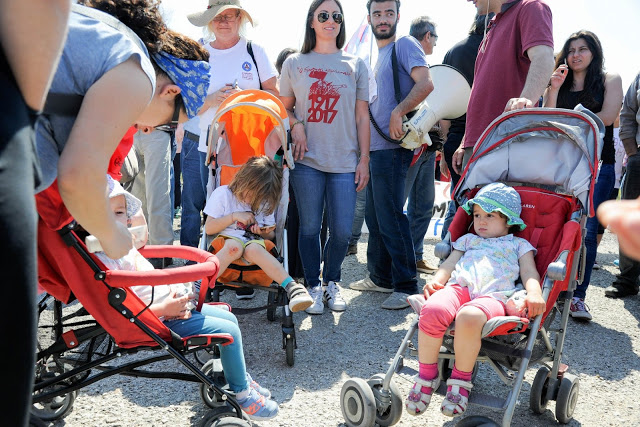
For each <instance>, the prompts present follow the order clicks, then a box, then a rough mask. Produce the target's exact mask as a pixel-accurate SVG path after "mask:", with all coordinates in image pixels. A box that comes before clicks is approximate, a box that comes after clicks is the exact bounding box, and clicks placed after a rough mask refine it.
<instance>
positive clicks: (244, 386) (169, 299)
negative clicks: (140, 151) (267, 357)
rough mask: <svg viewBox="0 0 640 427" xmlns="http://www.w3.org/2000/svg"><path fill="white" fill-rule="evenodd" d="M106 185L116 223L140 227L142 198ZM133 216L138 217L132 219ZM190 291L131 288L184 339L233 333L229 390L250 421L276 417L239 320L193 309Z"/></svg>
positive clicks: (125, 266) (131, 264)
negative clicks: (249, 364) (248, 358)
mask: <svg viewBox="0 0 640 427" xmlns="http://www.w3.org/2000/svg"><path fill="white" fill-rule="evenodd" d="M107 182H108V188H109V206H110V209H111V211H112V212H113V214H114V216H115V218H116V221H118V222H120V223H121V224H123V225H124V226H131V225H136V224H135V221H136V219H137V220H138V221H139V220H142V221H144V217H142V216H141V215H139V212H140V207H141V206H142V203H141V202H140V200H138V199H137V198H136V197H135V196H133V195H132V194H131V193H129V192H127V191H125V190H124V189H123V188H122V186H121V185H120V184H119V183H118V182H117V181H115V180H114V179H112V178H111V177H110V176H107ZM132 218H134V220H133V221H132ZM132 222H133V224H132ZM143 223H144V222H143ZM140 243H141V244H139V245H137V246H142V245H144V243H145V242H140ZM96 256H97V257H98V258H99V259H100V261H102V262H103V263H104V264H105V266H106V267H107V268H109V269H117V270H131V271H145V270H153V266H152V265H151V263H150V262H149V261H147V260H146V259H145V258H144V257H143V256H142V255H141V254H140V252H138V250H137V249H136V248H133V249H131V251H130V252H129V253H128V254H127V255H125V256H124V257H122V258H119V259H117V260H114V259H111V258H109V257H107V255H105V254H104V252H97V253H96ZM186 289H188V286H186V285H160V286H153V287H152V286H133V287H131V290H132V291H133V292H135V293H136V295H137V296H138V297H139V298H140V299H141V300H142V301H143V302H145V303H146V304H149V303H152V304H151V306H150V310H151V311H153V313H154V314H155V315H156V316H158V317H159V318H160V319H161V320H163V321H164V323H165V324H166V325H167V327H168V328H169V329H171V330H172V331H174V332H175V333H177V334H178V335H180V336H183V337H187V336H191V335H198V334H219V333H227V334H230V335H232V336H233V343H231V344H229V345H226V346H220V361H221V362H222V367H223V370H224V376H225V378H226V379H227V382H228V383H229V388H230V389H231V390H232V391H233V392H234V393H235V394H236V399H237V401H238V404H239V405H240V407H241V408H242V410H243V411H244V412H245V413H246V414H247V416H248V417H249V418H251V419H259V420H266V419H271V418H273V417H275V416H276V415H278V404H277V403H276V402H275V401H273V400H271V392H270V391H269V390H267V389H266V388H264V387H261V386H260V385H259V384H258V383H257V382H256V381H254V380H253V379H252V378H251V376H250V375H249V373H248V372H247V371H246V366H245V361H244V351H243V348H242V334H241V332H240V328H239V327H238V321H237V319H236V317H235V316H234V315H233V314H232V313H231V312H229V311H226V310H223V309H220V308H218V307H216V306H215V305H208V304H204V305H203V306H202V309H201V311H196V310H193V307H194V305H191V304H192V302H191V300H192V298H193V296H192V295H189V294H188V293H187V292H185V291H186Z"/></svg>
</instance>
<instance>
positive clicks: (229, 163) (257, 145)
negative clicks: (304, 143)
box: [200, 90, 297, 366]
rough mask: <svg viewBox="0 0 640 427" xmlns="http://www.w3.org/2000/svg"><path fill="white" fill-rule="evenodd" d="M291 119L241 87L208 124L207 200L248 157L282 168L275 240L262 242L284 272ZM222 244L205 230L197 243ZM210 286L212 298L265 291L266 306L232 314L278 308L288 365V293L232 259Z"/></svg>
mask: <svg viewBox="0 0 640 427" xmlns="http://www.w3.org/2000/svg"><path fill="white" fill-rule="evenodd" d="M290 143H291V141H290V135H289V117H288V114H287V110H286V109H285V108H284V105H282V102H280V100H279V99H278V98H277V97H275V96H273V95H271V94H270V93H268V92H265V91H262V90H243V91H240V92H237V93H235V94H233V95H231V96H230V97H229V98H227V99H226V100H225V101H224V102H223V103H222V104H221V105H220V107H219V109H218V112H217V113H216V116H215V117H214V118H213V121H212V124H211V126H210V127H209V134H208V137H207V147H208V154H207V161H208V165H209V169H210V171H211V176H210V177H209V181H208V185H207V199H208V198H209V196H210V195H211V193H212V192H213V190H214V189H215V188H217V187H219V186H221V185H227V184H229V183H230V182H231V179H232V178H233V177H234V176H235V173H236V172H237V171H238V169H239V168H240V167H241V166H242V165H243V164H244V163H245V162H246V161H247V160H248V159H249V158H250V157H252V156H268V157H269V158H271V159H275V160H276V161H278V162H279V163H280V164H282V166H283V183H282V184H283V185H282V194H281V197H280V203H279V205H278V207H277V209H276V211H275V217H276V229H275V233H276V239H275V242H271V241H266V242H265V243H266V245H267V250H269V251H270V252H271V253H272V254H273V255H274V256H275V257H276V258H277V259H278V260H280V262H281V263H283V266H284V268H285V270H287V271H288V261H287V260H288V247H287V229H286V221H287V208H288V204H289V193H288V188H289V169H290V168H293V167H294V162H293V157H292V155H291V152H290ZM222 244H223V242H221V239H220V240H217V239H213V236H207V235H206V234H205V233H203V236H202V239H201V244H200V247H201V248H202V249H208V250H210V251H212V252H214V253H215V252H216V251H217V250H219V249H220V247H221V245H222ZM216 281H217V284H216V286H215V288H213V290H212V292H211V293H212V299H213V301H218V300H219V296H220V292H222V291H224V290H225V289H230V290H236V289H238V288H239V287H243V288H251V289H254V290H261V291H267V304H266V305H264V306H261V307H256V308H251V309H236V310H235V313H236V314H244V313H253V312H256V311H262V310H266V312H267V319H268V320H270V321H273V320H275V319H276V310H277V308H278V307H282V348H283V349H284V350H285V352H286V362H287V364H288V365H289V366H293V364H294V363H295V354H294V350H295V349H296V347H297V343H296V334H295V325H294V323H293V316H292V313H291V311H290V310H289V307H288V303H289V300H288V298H287V294H286V292H285V291H284V289H283V288H282V287H281V286H279V285H278V284H277V283H273V281H272V280H271V279H270V278H269V277H268V276H267V275H266V274H265V273H264V272H263V271H262V270H261V269H260V268H259V267H258V266H256V265H254V264H251V265H246V264H244V263H242V262H237V263H232V264H231V265H230V266H229V268H228V269H227V270H226V271H225V272H224V274H223V275H222V276H221V277H218V278H217V279H216Z"/></svg>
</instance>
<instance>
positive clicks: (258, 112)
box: [209, 90, 293, 165]
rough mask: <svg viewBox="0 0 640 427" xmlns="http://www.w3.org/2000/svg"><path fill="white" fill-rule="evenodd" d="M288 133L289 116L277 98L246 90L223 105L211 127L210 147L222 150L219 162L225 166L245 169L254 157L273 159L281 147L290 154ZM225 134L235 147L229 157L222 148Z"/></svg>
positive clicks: (229, 98)
mask: <svg viewBox="0 0 640 427" xmlns="http://www.w3.org/2000/svg"><path fill="white" fill-rule="evenodd" d="M288 130H289V116H288V114H287V110H286V109H285V107H284V105H283V104H282V102H281V101H280V100H279V99H278V98H277V97H275V96H273V95H272V94H270V93H269V92H265V91H262V90H243V91H240V92H237V93H235V94H233V95H231V96H230V97H228V98H227V99H226V100H225V101H224V102H223V103H222V104H221V105H220V108H219V109H218V112H217V114H216V116H215V117H214V119H213V122H212V124H211V129H210V132H209V138H210V140H209V147H211V148H210V149H211V150H214V149H215V147H218V150H217V151H218V153H217V155H218V156H219V157H218V161H219V162H221V163H222V164H234V165H241V164H244V163H245V162H246V161H247V160H248V159H249V158H250V157H251V156H260V155H268V156H269V157H271V158H273V155H272V153H275V151H277V150H278V149H279V148H280V147H282V149H283V151H284V152H285V153H287V149H286V148H287V147H286V144H287V131H288ZM274 131H275V132H274ZM223 132H224V133H225V134H226V140H227V141H231V142H232V145H233V148H232V149H231V150H230V152H228V153H226V150H225V147H224V145H218V138H219V137H220V136H222V134H223ZM270 151H271V152H270ZM210 154H213V153H210ZM209 157H210V156H209ZM287 160H289V159H287ZM290 164H293V161H291V162H290Z"/></svg>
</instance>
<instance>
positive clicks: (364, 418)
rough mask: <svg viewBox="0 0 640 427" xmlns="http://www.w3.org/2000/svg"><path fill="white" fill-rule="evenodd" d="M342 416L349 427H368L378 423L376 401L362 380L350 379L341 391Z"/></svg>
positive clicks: (369, 388) (367, 385)
mask: <svg viewBox="0 0 640 427" xmlns="http://www.w3.org/2000/svg"><path fill="white" fill-rule="evenodd" d="M340 408H341V409H342V416H343V417H344V420H345V421H346V423H347V425H348V426H349V427H368V426H372V425H374V423H375V421H376V412H377V411H376V399H375V396H374V395H373V391H372V390H371V387H369V384H367V382H366V381H365V380H363V379H361V378H352V379H348V380H347V381H346V382H345V383H344V384H343V385H342V390H341V391H340Z"/></svg>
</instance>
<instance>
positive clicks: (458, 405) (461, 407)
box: [440, 378, 473, 417]
mask: <svg viewBox="0 0 640 427" xmlns="http://www.w3.org/2000/svg"><path fill="white" fill-rule="evenodd" d="M449 387H451V389H450V390H449V391H447V394H446V396H445V398H444V400H443V401H442V406H441V407H440V411H442V413H443V414H444V415H446V416H448V417H456V416H458V415H462V413H463V412H464V411H465V409H467V403H469V398H468V397H467V396H465V395H463V394H460V389H461V388H463V389H465V390H467V391H468V392H471V389H472V388H473V384H472V383H471V382H469V381H463V380H456V379H453V378H450V379H449V380H447V389H449Z"/></svg>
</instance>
